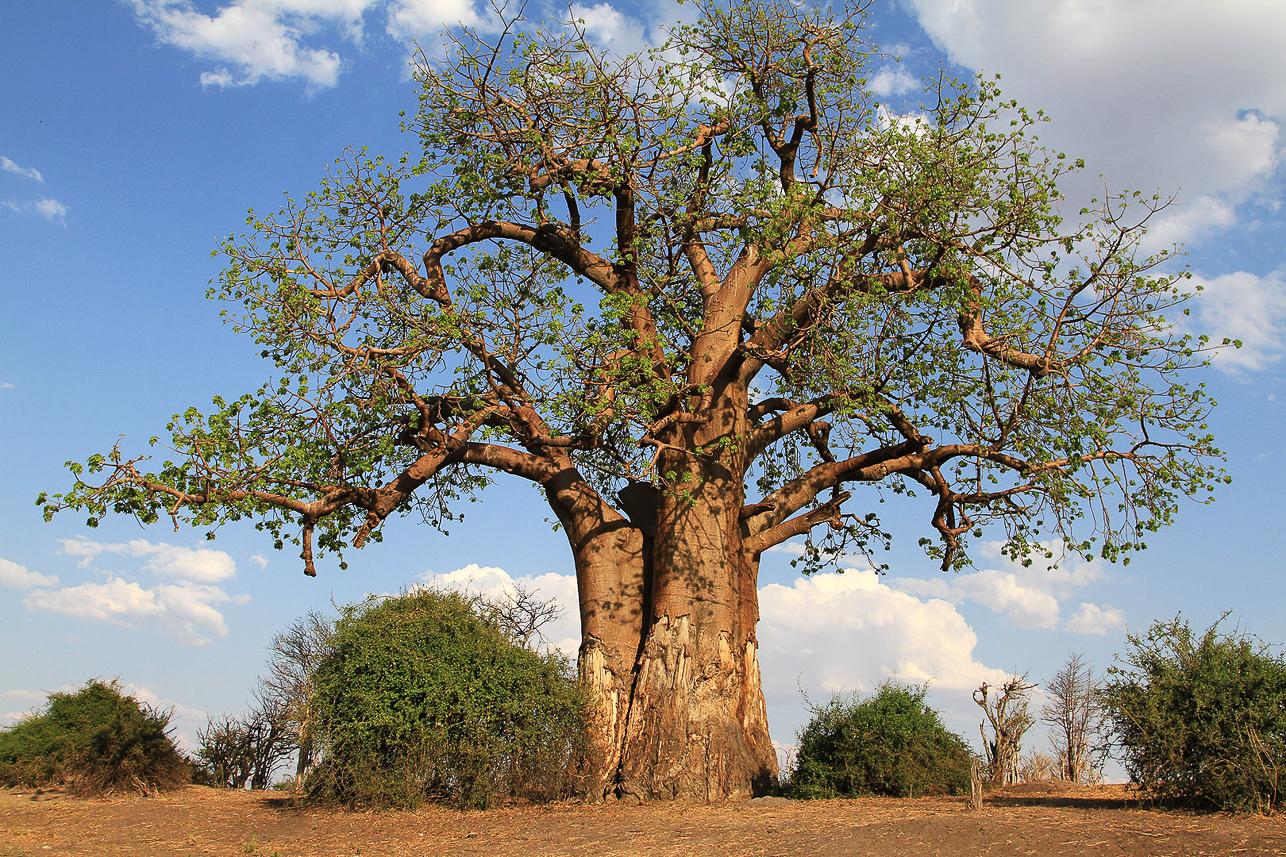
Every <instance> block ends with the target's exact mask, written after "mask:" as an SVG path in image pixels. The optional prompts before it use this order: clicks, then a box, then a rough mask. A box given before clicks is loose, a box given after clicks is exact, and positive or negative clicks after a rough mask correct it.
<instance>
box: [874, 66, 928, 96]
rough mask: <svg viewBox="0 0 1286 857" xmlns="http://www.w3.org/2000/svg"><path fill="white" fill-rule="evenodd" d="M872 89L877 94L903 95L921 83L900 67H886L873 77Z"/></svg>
mask: <svg viewBox="0 0 1286 857" xmlns="http://www.w3.org/2000/svg"><path fill="white" fill-rule="evenodd" d="M870 85H871V90H872V91H873V92H874V93H875V94H876V95H881V96H888V95H901V94H902V93H904V92H910V91H911V90H913V89H915V88H917V87H918V86H919V85H920V81H918V80H916V79H915V78H914V77H912V76H911V75H909V74H907V72H906V71H905V70H903V69H900V68H886V69H883V70H882V71H879V72H877V73H876V74H875V76H874V77H872V78H871V84H870Z"/></svg>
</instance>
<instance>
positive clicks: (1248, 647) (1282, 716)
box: [1103, 614, 1286, 812]
mask: <svg viewBox="0 0 1286 857" xmlns="http://www.w3.org/2000/svg"><path fill="white" fill-rule="evenodd" d="M1226 618H1227V614H1224V618H1222V619H1220V620H1219V621H1218V622H1215V623H1214V624H1213V625H1211V626H1210V627H1209V628H1208V629H1206V631H1205V632H1204V633H1200V634H1196V633H1193V631H1192V629H1191V627H1189V625H1188V623H1187V622H1186V621H1184V620H1183V619H1182V618H1181V617H1178V616H1176V617H1175V618H1174V619H1172V620H1170V621H1158V622H1154V623H1152V626H1151V627H1150V628H1149V629H1148V631H1147V632H1146V633H1144V634H1137V635H1136V634H1130V635H1129V636H1127V637H1126V651H1125V652H1124V653H1123V654H1122V655H1120V656H1118V660H1117V665H1115V666H1113V667H1112V668H1110V669H1109V670H1108V675H1107V680H1106V682H1105V684H1104V690H1103V698H1104V702H1105V705H1106V710H1107V718H1108V722H1109V723H1110V725H1111V731H1112V741H1113V748H1114V750H1115V751H1116V752H1117V753H1118V754H1119V755H1120V757H1121V759H1122V760H1123V761H1124V763H1125V770H1126V771H1127V772H1128V773H1129V775H1130V779H1131V780H1133V781H1134V782H1135V783H1138V785H1139V786H1140V787H1141V788H1142V789H1143V791H1144V793H1145V794H1146V795H1148V796H1150V797H1152V798H1155V799H1158V800H1166V801H1177V802H1180V803H1186V804H1192V805H1197V806H1207V807H1214V808H1217V809H1225V810H1234V811H1242V812H1273V811H1276V810H1279V809H1281V808H1282V807H1283V806H1286V658H1284V657H1283V656H1282V655H1281V654H1275V653H1274V652H1273V651H1272V650H1271V649H1269V647H1268V646H1267V645H1265V644H1264V643H1262V642H1260V641H1259V640H1257V639H1255V638H1254V637H1251V636H1249V635H1246V634H1242V633H1223V632H1221V631H1219V625H1220V624H1221V623H1222V622H1223V621H1224V619H1226Z"/></svg>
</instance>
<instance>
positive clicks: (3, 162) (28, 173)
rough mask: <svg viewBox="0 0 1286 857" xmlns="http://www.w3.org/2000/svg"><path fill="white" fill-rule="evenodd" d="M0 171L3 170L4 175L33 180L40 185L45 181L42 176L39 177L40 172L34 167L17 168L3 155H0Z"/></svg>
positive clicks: (16, 165)
mask: <svg viewBox="0 0 1286 857" xmlns="http://www.w3.org/2000/svg"><path fill="white" fill-rule="evenodd" d="M0 170H3V171H4V172H6V173H13V174H15V175H19V176H23V177H25V178H29V179H35V180H36V181H38V182H40V183H41V184H44V181H45V179H44V176H42V175H40V170H38V169H36V168H35V167H22V166H19V165H18V164H16V163H14V162H13V161H11V160H10V159H9V158H6V157H5V156H4V155H0Z"/></svg>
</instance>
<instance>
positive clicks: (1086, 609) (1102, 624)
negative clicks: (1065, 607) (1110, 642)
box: [1067, 602, 1125, 637]
mask: <svg viewBox="0 0 1286 857" xmlns="http://www.w3.org/2000/svg"><path fill="white" fill-rule="evenodd" d="M1124 627H1125V613H1124V611H1121V610H1118V609H1117V608H1115V607H1109V606H1108V605H1106V604H1104V605H1102V606H1099V605H1098V604H1089V603H1086V602H1081V609H1080V610H1078V611H1076V613H1075V614H1074V615H1073V616H1072V618H1070V619H1068V620H1067V630H1069V631H1071V632H1073V633H1076V634H1095V635H1097V636H1099V637H1106V636H1107V635H1108V634H1111V633H1113V632H1114V631H1119V630H1120V629H1122V628H1124Z"/></svg>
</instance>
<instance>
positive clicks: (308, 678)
mask: <svg viewBox="0 0 1286 857" xmlns="http://www.w3.org/2000/svg"><path fill="white" fill-rule="evenodd" d="M334 627H335V623H334V621H333V620H332V619H330V618H329V617H327V616H324V615H322V614H321V613H317V612H315V611H314V612H311V613H309V614H307V615H306V616H303V617H302V618H300V619H297V620H295V622H293V623H292V624H291V625H290V627H288V628H286V629H285V630H284V631H282V632H280V633H278V634H277V635H276V636H274V637H273V638H272V642H271V643H269V644H268V652H269V654H268V674H267V675H266V676H264V677H263V678H262V679H260V687H259V696H260V697H261V698H262V699H264V700H266V701H267V702H266V704H265V707H270V708H271V709H272V710H273V711H274V712H276V713H277V714H278V716H279V717H280V719H281V723H282V725H283V727H284V728H286V729H287V730H288V731H289V732H290V734H291V738H292V740H293V743H294V745H295V746H296V747H297V748H298V749H299V760H298V762H297V763H296V765H295V782H296V783H297V784H298V783H301V782H303V776H304V774H306V773H307V772H308V769H309V767H310V766H311V765H312V763H313V755H314V754H313V713H312V699H313V675H314V674H315V673H316V672H317V667H318V666H319V665H320V664H321V662H322V660H323V659H324V658H325V657H326V655H327V654H328V653H329V652H330V642H329V641H330V635H331V632H332V631H333V630H334Z"/></svg>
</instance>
